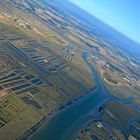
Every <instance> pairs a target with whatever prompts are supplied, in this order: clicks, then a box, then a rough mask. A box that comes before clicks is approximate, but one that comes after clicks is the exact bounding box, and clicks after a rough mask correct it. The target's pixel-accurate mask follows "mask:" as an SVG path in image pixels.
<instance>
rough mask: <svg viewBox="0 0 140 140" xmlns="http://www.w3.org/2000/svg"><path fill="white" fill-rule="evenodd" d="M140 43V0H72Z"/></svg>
mask: <svg viewBox="0 0 140 140" xmlns="http://www.w3.org/2000/svg"><path fill="white" fill-rule="evenodd" d="M70 1H71V2H73V3H75V4H76V5H78V6H79V7H81V8H82V9H85V10H86V11H88V12H89V13H91V14H93V15H94V16H95V17H97V18H99V19H100V20H102V21H104V22H105V23H107V24H109V25H111V26H112V27H114V28H115V29H117V30H118V31H120V32H122V33H123V34H125V35H126V36H128V37H130V38H132V39H133V40H135V41H137V42H139V43H140V0H70Z"/></svg>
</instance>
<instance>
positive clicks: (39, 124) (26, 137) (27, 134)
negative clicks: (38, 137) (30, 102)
mask: <svg viewBox="0 0 140 140" xmlns="http://www.w3.org/2000/svg"><path fill="white" fill-rule="evenodd" d="M96 88H97V86H95V87H94V88H92V89H90V90H89V91H87V92H86V93H85V94H83V95H80V96H79V97H76V98H74V99H72V100H69V101H65V102H63V103H62V104H60V105H58V107H57V108H56V109H54V110H52V111H51V112H50V113H49V114H48V115H47V116H45V115H44V117H43V118H42V119H41V120H40V121H39V122H37V123H36V124H35V125H33V126H32V127H31V128H30V129H28V130H27V131H26V132H25V133H24V134H23V135H22V136H19V137H18V138H17V139H16V140H30V137H32V135H33V134H34V133H35V132H37V131H38V130H39V129H41V128H42V127H43V125H44V124H46V123H48V121H49V120H50V119H52V118H53V117H54V116H55V115H57V114H58V113H60V112H61V111H63V110H65V109H66V108H67V107H69V106H70V105H73V104H74V103H75V102H77V101H80V100H81V99H83V98H84V97H85V96H88V95H89V94H90V93H92V91H93V90H95V89H96Z"/></svg>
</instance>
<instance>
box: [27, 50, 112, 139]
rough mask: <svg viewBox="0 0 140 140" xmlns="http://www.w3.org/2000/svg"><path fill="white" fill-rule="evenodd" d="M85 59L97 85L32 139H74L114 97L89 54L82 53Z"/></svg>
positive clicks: (47, 123) (49, 122) (43, 127)
mask: <svg viewBox="0 0 140 140" xmlns="http://www.w3.org/2000/svg"><path fill="white" fill-rule="evenodd" d="M82 57H83V60H84V61H85V63H86V64H87V65H88V66H89V68H90V70H91V71H92V75H93V77H94V78H93V79H95V80H96V84H97V87H96V89H94V90H93V91H91V93H90V94H88V95H87V96H84V97H83V98H81V99H80V100H78V101H77V102H75V103H74V104H72V105H70V106H68V107H67V108H66V109H64V110H62V111H61V112H59V113H58V114H56V115H55V116H54V117H53V118H52V119H50V120H49V121H48V122H46V124H44V126H42V127H41V128H40V129H39V130H38V131H37V132H35V133H34V134H33V135H32V136H31V137H30V138H29V139H30V140H73V139H74V136H75V134H76V132H78V131H79V130H80V129H81V128H82V127H83V125H84V124H86V123H87V122H89V121H91V120H92V119H93V118H94V117H95V116H96V117H97V116H98V114H99V108H100V107H101V106H102V105H104V104H105V103H106V102H107V101H109V100H110V99H112V97H111V96H110V95H109V94H108V93H107V90H106V88H105V87H104V84H103V82H102V80H101V79H100V77H99V75H98V73H97V71H96V70H95V69H94V67H93V66H92V65H91V64H90V63H89V62H88V61H87V54H86V52H84V53H83V54H82Z"/></svg>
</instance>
